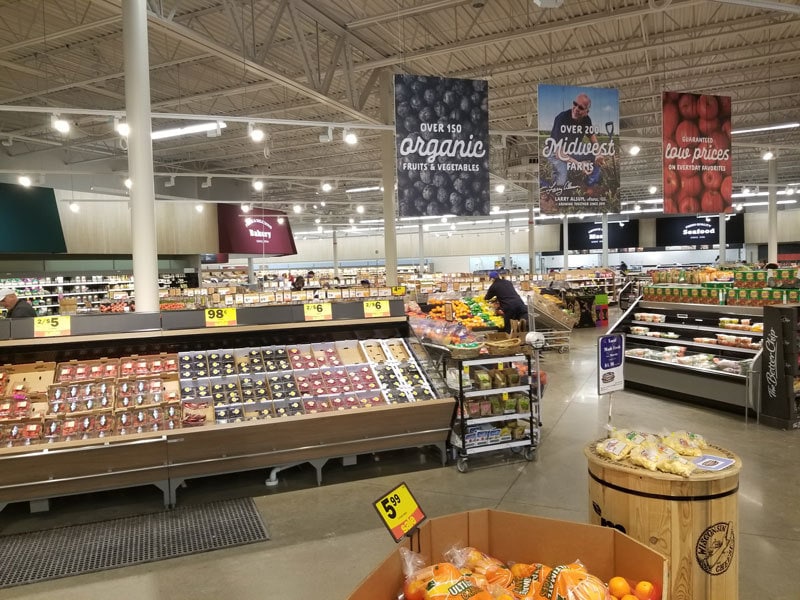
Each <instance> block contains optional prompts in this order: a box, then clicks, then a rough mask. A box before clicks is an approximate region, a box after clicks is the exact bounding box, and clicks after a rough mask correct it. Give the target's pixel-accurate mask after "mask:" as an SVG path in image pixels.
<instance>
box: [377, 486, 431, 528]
mask: <svg viewBox="0 0 800 600" xmlns="http://www.w3.org/2000/svg"><path fill="white" fill-rule="evenodd" d="M374 506H375V510H377V511H378V514H379V515H380V517H381V519H383V524H384V525H386V528H387V529H388V530H389V533H390V534H391V535H392V537H393V538H394V541H395V542H399V541H400V540H401V539H403V537H404V536H405V535H407V534H408V533H409V532H410V531H411V530H412V529H414V528H415V527H417V526H418V525H419V524H420V523H422V522H423V521H424V520H425V519H426V517H425V513H423V512H422V509H421V508H420V507H419V505H418V504H417V501H416V499H415V498H414V496H413V495H412V494H411V492H410V491H409V489H408V486H406V484H405V483H401V484H400V485H398V486H397V487H396V488H394V489H393V490H392V491H390V492H389V493H387V494H384V495H383V496H381V497H380V498H378V499H377V500H376V501H375V503H374Z"/></svg>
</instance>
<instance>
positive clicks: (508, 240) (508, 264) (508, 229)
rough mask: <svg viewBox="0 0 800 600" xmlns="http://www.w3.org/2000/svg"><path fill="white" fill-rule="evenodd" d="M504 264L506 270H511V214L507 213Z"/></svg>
mask: <svg viewBox="0 0 800 600" xmlns="http://www.w3.org/2000/svg"><path fill="white" fill-rule="evenodd" d="M503 264H504V265H505V267H506V271H509V270H511V215H506V258H505V261H504V263H503Z"/></svg>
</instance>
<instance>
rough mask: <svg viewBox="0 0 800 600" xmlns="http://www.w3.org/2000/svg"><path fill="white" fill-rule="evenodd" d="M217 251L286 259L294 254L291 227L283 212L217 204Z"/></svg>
mask: <svg viewBox="0 0 800 600" xmlns="http://www.w3.org/2000/svg"><path fill="white" fill-rule="evenodd" d="M217 228H218V230H219V251H220V252H223V253H230V254H257V255H261V256H287V255H291V254H297V248H296V246H295V244H294V236H293V235H292V227H291V226H290V225H289V219H287V218H286V216H285V214H284V213H282V212H278V211H274V210H267V209H262V208H253V209H251V210H250V212H244V211H243V210H242V209H241V207H240V206H239V205H238V204H219V205H217Z"/></svg>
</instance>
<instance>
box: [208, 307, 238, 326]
mask: <svg viewBox="0 0 800 600" xmlns="http://www.w3.org/2000/svg"><path fill="white" fill-rule="evenodd" d="M205 315H206V327H234V326H235V325H236V322H237V321H236V309H235V308H209V309H206V311H205Z"/></svg>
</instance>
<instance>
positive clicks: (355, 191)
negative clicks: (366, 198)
mask: <svg viewBox="0 0 800 600" xmlns="http://www.w3.org/2000/svg"><path fill="white" fill-rule="evenodd" d="M378 190H381V191H382V190H383V188H381V186H379V185H368V186H365V187H357V188H351V189H349V190H345V193H346V194H358V193H360V192H377V191H378Z"/></svg>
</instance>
